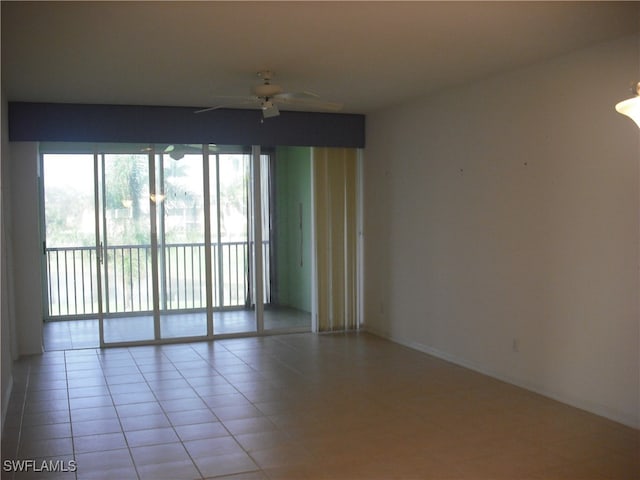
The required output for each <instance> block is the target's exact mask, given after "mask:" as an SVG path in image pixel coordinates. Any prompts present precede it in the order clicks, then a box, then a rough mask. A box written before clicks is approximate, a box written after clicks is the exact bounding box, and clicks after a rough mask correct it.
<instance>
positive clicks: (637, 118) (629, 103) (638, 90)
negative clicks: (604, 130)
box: [616, 82, 640, 128]
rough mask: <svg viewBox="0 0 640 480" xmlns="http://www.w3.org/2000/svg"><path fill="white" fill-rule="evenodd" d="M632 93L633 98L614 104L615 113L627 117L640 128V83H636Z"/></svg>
mask: <svg viewBox="0 0 640 480" xmlns="http://www.w3.org/2000/svg"><path fill="white" fill-rule="evenodd" d="M634 93H635V94H636V96H635V97H633V98H629V99H628V100H623V101H622V102H619V103H618V104H616V111H617V112H618V113H621V114H622V115H626V116H627V117H629V118H630V119H631V120H633V121H634V122H636V125H638V128H640V82H638V83H637V85H636V87H635V92H634Z"/></svg>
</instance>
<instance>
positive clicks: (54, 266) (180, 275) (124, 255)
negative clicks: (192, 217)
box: [45, 241, 270, 318]
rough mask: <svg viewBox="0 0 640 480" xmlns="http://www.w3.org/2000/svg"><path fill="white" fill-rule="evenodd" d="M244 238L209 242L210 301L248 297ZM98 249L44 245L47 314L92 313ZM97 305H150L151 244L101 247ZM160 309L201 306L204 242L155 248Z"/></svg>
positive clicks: (133, 309)
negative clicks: (99, 290) (46, 246)
mask: <svg viewBox="0 0 640 480" xmlns="http://www.w3.org/2000/svg"><path fill="white" fill-rule="evenodd" d="M251 245H252V244H250V243H248V242H222V243H219V244H218V243H213V244H211V245H210V247H211V264H212V265H211V272H212V281H211V289H212V292H211V293H212V299H213V307H214V308H217V309H221V308H229V307H231V308H233V307H236V308H238V307H246V306H247V305H250V304H251V303H252V301H253V300H252V298H253V295H252V292H251V288H252V286H251V285H252V282H251V279H250V273H249V248H250V246H251ZM97 252H98V250H97V249H96V248H95V247H65V248H47V249H46V250H45V256H46V270H47V272H46V274H47V297H48V304H47V306H48V317H50V318H55V317H69V316H80V317H84V316H95V315H97V314H98V308H99V307H98V281H97V265H96V262H97V261H98V258H97V257H96V256H97V254H98V253H97ZM262 254H263V259H264V279H265V281H264V282H263V284H264V291H263V293H264V299H265V302H267V303H268V301H269V298H270V282H269V281H268V279H269V276H270V274H269V242H268V241H265V242H263V246H262ZM101 270H102V292H103V295H102V297H103V310H104V312H105V313H111V314H138V313H141V312H151V311H153V281H152V255H151V245H117V246H115V245H114V246H108V247H106V248H105V249H104V250H103V258H102V263H101ZM158 272H159V273H158V283H159V301H160V310H161V311H188V310H203V309H205V308H206V302H207V300H206V299H207V292H206V289H207V282H206V265H205V244H204V243H180V244H167V245H164V246H160V247H159V248H158Z"/></svg>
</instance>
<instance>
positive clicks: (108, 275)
mask: <svg viewBox="0 0 640 480" xmlns="http://www.w3.org/2000/svg"><path fill="white" fill-rule="evenodd" d="M50 148H51V147H50ZM58 148H61V149H64V148H69V146H63V147H58ZM91 149H93V150H94V152H93V153H76V152H73V153H65V154H58V153H53V152H52V153H45V154H43V156H42V162H43V166H44V198H45V201H44V205H45V208H44V212H43V213H44V218H45V225H46V228H45V231H46V240H47V243H45V260H46V265H45V269H46V271H47V276H46V279H45V282H44V283H45V291H46V296H47V298H48V302H47V312H46V319H47V320H62V319H67V320H68V319H85V320H86V319H94V320H95V322H96V324H95V325H96V326H97V327H96V330H97V331H98V332H99V338H100V345H120V344H132V343H154V342H162V341H174V340H177V339H198V338H213V337H215V336H226V335H243V334H251V333H261V332H263V331H269V330H281V329H282V330H286V329H287V328H288V327H293V328H294V329H299V328H301V327H302V328H306V329H307V330H308V329H309V327H310V320H309V319H310V313H309V310H310V305H309V297H310V291H309V290H310V278H308V277H309V275H310V270H309V269H310V264H311V261H310V240H311V238H310V237H311V232H310V199H311V197H310V191H309V188H310V178H309V174H310V169H309V156H308V149H306V152H307V155H306V159H307V160H306V163H305V162H304V161H303V162H299V161H296V160H295V159H293V158H292V159H290V160H289V161H284V160H283V161H282V163H281V164H279V165H280V167H277V168H279V171H278V170H277V169H276V162H275V155H274V153H275V152H273V151H261V149H260V148H259V147H253V148H245V147H223V146H216V145H205V146H203V145H151V146H144V145H106V146H97V147H96V146H91ZM53 150H54V151H55V148H54V149H53ZM71 150H80V151H83V147H82V146H76V145H74V146H72V147H71ZM87 150H88V148H85V149H84V152H86V151H87ZM283 155H284V154H283ZM298 160H299V159H298ZM276 172H277V175H276ZM300 178H302V179H303V180H304V181H302V183H300V181H301V180H300ZM305 272H307V273H305ZM305 275H306V276H305ZM285 310H286V311H285ZM292 313H295V318H294V317H293V316H292V315H291V314H292ZM280 314H283V315H284V316H282V318H280V317H281V316H280ZM299 314H301V315H299ZM300 320H301V321H300Z"/></svg>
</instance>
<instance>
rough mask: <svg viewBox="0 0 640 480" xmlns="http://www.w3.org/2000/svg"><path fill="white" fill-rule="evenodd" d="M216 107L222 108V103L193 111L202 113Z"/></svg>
mask: <svg viewBox="0 0 640 480" xmlns="http://www.w3.org/2000/svg"><path fill="white" fill-rule="evenodd" d="M218 108H222V105H216V106H215V107H207V108H201V109H200V110H196V111H195V112H193V113H204V112H210V111H211V110H217V109H218Z"/></svg>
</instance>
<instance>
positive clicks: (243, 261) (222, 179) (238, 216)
mask: <svg viewBox="0 0 640 480" xmlns="http://www.w3.org/2000/svg"><path fill="white" fill-rule="evenodd" d="M250 162H251V156H250V155H249V154H243V153H232V154H224V153H219V154H215V155H214V154H212V155H210V156H209V165H210V166H209V175H210V179H209V184H210V189H211V195H210V202H211V203H210V205H211V207H210V212H211V258H212V276H213V282H212V288H213V299H214V309H215V313H214V316H213V321H214V326H213V331H214V333H215V334H227V333H242V332H255V331H256V322H255V316H254V315H253V312H252V308H253V304H252V298H251V297H252V295H251V271H250V262H249V258H250V257H249V254H250V253H249V249H250V244H249V232H250V229H249V225H250V221H251V219H250V216H249V212H250V210H249V205H250V200H251V199H250V188H249V186H250V184H249V182H250Z"/></svg>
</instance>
